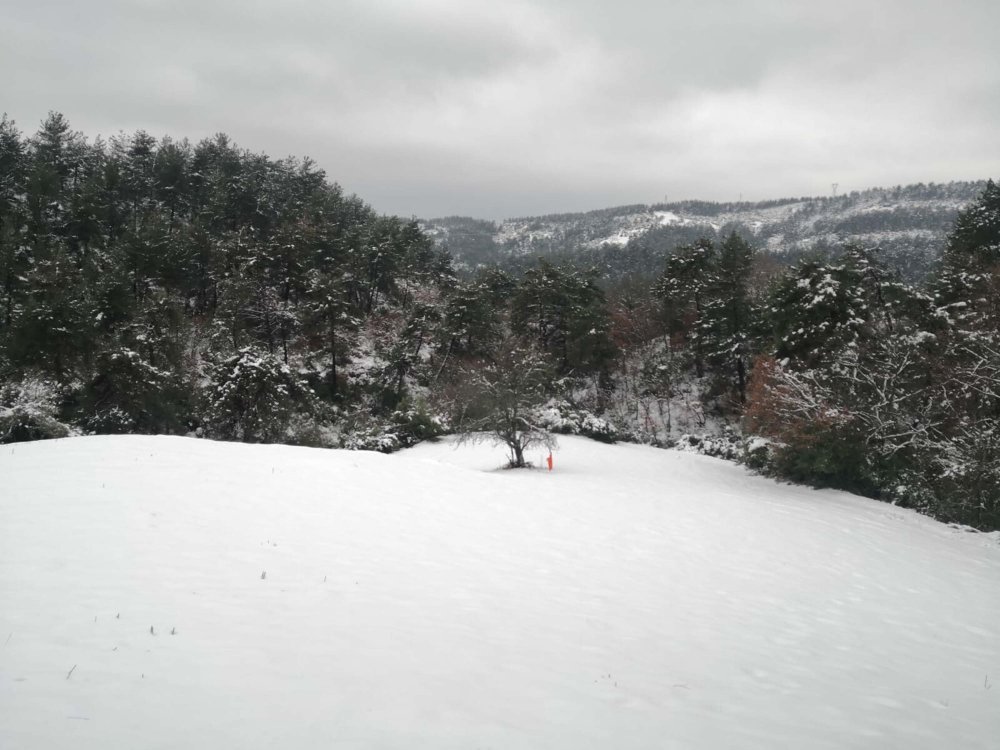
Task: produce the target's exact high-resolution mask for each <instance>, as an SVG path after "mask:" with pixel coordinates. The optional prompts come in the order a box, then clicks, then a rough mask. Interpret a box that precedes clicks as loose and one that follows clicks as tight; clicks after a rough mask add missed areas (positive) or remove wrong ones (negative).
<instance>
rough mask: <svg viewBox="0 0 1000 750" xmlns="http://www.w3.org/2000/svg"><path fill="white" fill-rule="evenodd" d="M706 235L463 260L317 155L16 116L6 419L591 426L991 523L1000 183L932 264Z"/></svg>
mask: <svg viewBox="0 0 1000 750" xmlns="http://www.w3.org/2000/svg"><path fill="white" fill-rule="evenodd" d="M892 219H893V216H892V214H891V213H889V214H888V219H887V220H889V221H891V220H892ZM689 239H690V241H686V242H685V243H684V244H681V245H680V246H677V247H675V248H672V249H671V250H670V251H668V252H662V253H659V257H655V256H652V255H651V256H650V257H649V258H646V259H645V260H644V262H643V264H642V266H643V267H644V268H645V267H649V266H651V265H652V266H654V267H655V268H656V269H657V271H656V272H655V273H650V274H647V275H646V276H637V275H635V274H633V275H631V276H629V277H628V278H627V279H609V278H606V277H605V275H603V274H602V273H601V271H600V270H598V269H597V268H591V269H581V268H579V267H578V266H577V265H570V264H565V263H561V262H557V260H556V259H554V258H548V259H547V258H545V257H537V258H535V259H533V260H532V262H530V263H526V264H524V265H525V267H524V268H523V269H518V270H516V271H512V270H510V269H507V270H505V269H502V268H499V267H481V268H479V269H478V270H477V271H476V272H475V274H474V275H460V274H459V273H457V272H456V269H455V267H454V265H453V263H452V260H451V258H450V257H449V256H448V254H447V252H446V251H445V250H443V249H441V248H439V247H438V246H436V245H435V243H434V242H433V241H432V238H431V237H429V236H428V235H427V234H426V233H425V232H424V231H422V229H421V227H420V225H419V224H418V222H417V221H416V220H414V219H401V218H398V217H393V216H384V215H380V214H379V213H378V212H376V211H375V210H373V209H372V208H371V207H370V206H368V205H367V204H366V203H365V202H364V201H363V200H362V199H360V198H358V197H357V196H354V195H347V194H345V193H344V191H343V189H342V188H341V187H340V186H339V185H338V184H336V183H335V182H333V181H331V180H330V179H329V178H328V177H327V175H326V174H325V173H324V172H323V170H321V169H319V168H318V166H317V165H316V164H315V163H313V162H312V161H310V160H309V159H308V158H306V159H301V160H299V159H292V158H287V159H282V160H275V159H272V158H270V157H268V156H267V155H264V154H257V153H252V152H250V151H248V150H245V149H242V148H240V147H239V146H237V145H236V144H235V143H234V142H233V141H232V140H231V139H230V138H229V137H227V136H225V135H222V134H219V135H216V136H215V137H213V138H210V139H206V140H203V141H201V142H198V143H195V144H192V143H190V142H188V141H187V140H183V139H182V140H175V139H172V138H169V137H164V138H159V139H158V138H156V137H154V136H152V135H150V134H148V133H146V132H143V131H139V132H135V133H131V134H124V133H123V134H119V135H116V136H114V137H111V138H109V139H107V140H103V139H95V140H92V141H91V140H88V138H86V137H85V136H84V135H83V134H82V133H79V132H77V131H74V130H73V129H72V128H71V126H70V124H69V122H68V121H67V120H66V118H65V117H63V116H62V115H60V114H57V113H52V114H50V115H49V117H48V118H47V119H46V120H45V121H44V122H43V123H42V124H41V127H40V128H39V130H38V131H37V132H35V133H34V134H30V135H26V134H24V133H22V132H21V131H20V130H19V129H18V127H17V125H16V123H14V122H12V121H11V120H9V119H8V118H7V117H6V116H4V117H3V119H2V120H0V442H15V441H22V440H34V439H43V438H54V437H65V436H69V435H79V434H118V433H141V434H180V435H197V436H201V437H206V438H213V439H219V440H238V441H246V442H281V443H289V444H295V445H309V446H317V447H330V448H363V449H376V450H383V451H391V450H395V449H397V448H400V447H405V446H408V445H412V444H414V443H415V442H418V441H420V440H424V439H430V438H434V437H437V436H439V435H442V434H446V433H459V434H463V435H468V434H475V433H481V432H483V431H485V432H487V433H495V434H501V435H503V434H510V432H511V431H513V433H514V434H515V435H524V436H528V437H530V436H533V435H534V436H545V435H548V434H551V433H553V432H579V433H582V434H587V435H590V436H591V437H595V438H597V439H602V440H606V441H614V440H629V441H636V442H643V443H650V444H656V445H662V446H664V447H671V446H681V447H689V448H690V447H694V448H697V449H701V450H704V451H706V452H709V453H713V454H716V455H725V456H726V457H729V458H734V459H737V460H741V461H743V462H745V463H747V464H748V465H749V466H751V467H752V468H754V469H756V470H758V471H761V472H765V473H768V474H771V475H774V476H776V477H779V478H783V479H787V480H790V481H794V482H801V483H805V484H809V485H813V486H817V487H834V488H840V489H845V490H850V491H852V492H856V493H859V494H863V495H866V496H869V497H873V498H878V499H881V500H885V501H888V502H892V503H897V504H899V505H901V506H905V507H912V508H916V509H918V510H920V511H921V512H925V513H928V514H930V515H932V516H935V517H937V518H939V519H941V520H943V521H946V522H951V523H957V524H965V525H968V526H972V527H975V528H979V529H997V528H1000V187H998V186H997V185H996V184H995V183H994V182H992V181H990V182H988V183H986V186H985V188H984V190H983V192H982V193H981V195H980V196H979V198H978V199H977V200H976V201H975V202H973V203H972V204H970V205H969V206H967V207H966V208H965V209H964V210H962V211H961V212H960V213H959V215H958V218H957V219H956V221H955V223H954V226H953V228H952V230H951V232H950V234H949V236H948V238H947V241H946V243H945V245H944V246H943V247H941V248H940V249H939V250H938V252H939V257H938V259H937V260H936V262H935V264H934V266H933V269H932V272H931V273H930V275H929V276H928V277H927V278H926V280H921V281H919V282H913V281H904V280H903V279H902V278H901V276H900V274H899V272H898V271H894V270H892V269H891V267H890V265H889V264H887V263H886V262H885V259H884V257H882V255H883V254H882V253H881V252H880V250H879V248H877V247H861V246H850V247H844V248H839V249H838V252H837V254H836V255H835V256H830V255H829V254H824V255H819V254H817V255H816V256H815V257H810V256H806V257H802V258H800V259H799V260H797V262H796V263H795V264H794V265H791V266H786V265H782V264H779V263H776V262H775V261H774V259H773V257H771V256H770V255H768V254H764V253H762V252H760V249H759V248H755V247H754V246H753V244H752V243H751V241H749V240H748V239H747V238H746V237H744V236H741V235H740V234H737V233H735V232H733V233H730V234H728V235H726V236H725V237H724V238H722V239H721V240H718V239H710V238H695V237H691V238H689ZM650 252H652V251H650ZM831 257H834V258H835V259H831ZM508 445H509V443H508ZM522 447H523V446H522ZM517 459H521V460H517ZM512 460H513V463H523V462H524V456H523V455H520V454H519V455H517V456H512Z"/></svg>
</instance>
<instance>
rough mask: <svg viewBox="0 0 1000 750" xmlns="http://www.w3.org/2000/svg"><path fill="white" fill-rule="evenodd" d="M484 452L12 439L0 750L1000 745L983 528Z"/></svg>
mask: <svg viewBox="0 0 1000 750" xmlns="http://www.w3.org/2000/svg"><path fill="white" fill-rule="evenodd" d="M501 461H502V455H501V453H500V452H499V451H497V450H495V449H489V448H487V447H475V448H462V449H458V450H454V449H453V448H452V447H451V446H450V445H447V444H444V445H422V446H419V447H418V448H416V449H414V450H411V451H408V452H405V453H402V454H396V455H393V456H383V455H378V454H369V453H347V452H338V451H321V450H309V449H297V448H287V447H280V446H246V445H234V444H225V443H213V442H208V441H197V440H189V439H182V438H137V437H120V438H114V437H103V438H77V439H69V440H60V441H51V442H46V443H33V444H21V445H15V446H3V447H2V448H0V748H10V749H11V750H15V749H16V750H30V749H34V748H39V749H40V748H73V750H90V749H91V748H93V749H95V750H96V749H98V748H100V749H101V750H108V749H117V748H164V749H166V748H192V749H195V750H199V749H201V748H204V749H205V750H208V749H212V750H217V749H219V748H241V749H243V748H270V747H276V748H279V747H280V748H296V749H302V748H324V749H325V748H403V747H405V748H476V747H480V748H485V747H493V748H574V749H576V748H616V749H617V748H762V749H763V748H767V749H768V750H772V749H773V748H796V749H798V748H831V749H832V748H837V749H838V750H839V749H843V748H897V747H898V748H906V749H907V750H917V749H919V748H935V749H937V748H951V747H954V748H963V750H969V749H971V748H996V747H997V746H998V745H997V743H998V736H1000V544H998V539H997V536H996V535H981V534H972V533H966V532H963V531H959V530H956V529H952V528H949V527H947V526H944V525H942V524H939V523H936V522H934V521H931V520H929V519H926V518H923V517H920V516H917V515H915V514H913V513H910V512H907V511H902V510H899V509H896V508H893V507H891V506H888V505H884V504H880V503H876V502H871V501H867V500H863V499H859V498H855V497H852V496H850V495H846V494H842V493H836V492H816V491H811V490H806V489H802V488H797V487H791V486H787V485H778V484H775V483H773V482H770V481H768V480H765V479H762V478H758V477H753V476H750V475H749V474H747V473H746V472H745V471H743V470H742V469H740V468H739V467H736V466H733V465H729V464H726V463H723V462H720V461H717V460H714V459H710V458H705V457H702V456H695V455H690V454H681V453H675V452H670V451H658V450H655V449H651V448H643V447H639V446H627V445H620V446H605V445H600V444H597V443H591V442H587V441H584V440H581V439H573V438H563V439H562V440H561V443H560V449H559V450H558V451H557V452H556V455H555V461H556V465H555V471H554V472H552V473H551V474H549V473H547V472H542V471H531V472H523V471H522V472H509V471H495V470H493V469H494V467H495V466H496V465H497V464H499V463H500V462H501ZM265 572H266V575H265ZM151 628H152V632H151V631H150V629H151Z"/></svg>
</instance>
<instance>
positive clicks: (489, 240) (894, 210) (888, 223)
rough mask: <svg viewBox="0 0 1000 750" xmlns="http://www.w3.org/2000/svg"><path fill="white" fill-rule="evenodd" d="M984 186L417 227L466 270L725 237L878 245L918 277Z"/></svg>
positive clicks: (782, 244) (771, 244)
mask: <svg viewBox="0 0 1000 750" xmlns="http://www.w3.org/2000/svg"><path fill="white" fill-rule="evenodd" d="M984 184H985V183H984V182H982V181H979V182H952V183H948V184H946V185H937V184H930V185H924V184H919V185H908V186H904V187H896V188H887V189H886V188H875V189H871V190H865V191H860V192H853V193H847V194H844V195H839V196H830V197H825V198H823V197H820V198H790V199H780V200H774V201H763V202H758V203H749V202H744V203H711V202H706V201H682V202H677V203H669V204H656V205H635V206H623V207H619V208H609V209H603V210H599V211H590V212H587V213H577V214H555V215H549V216H538V217H526V218H516V219H507V220H505V221H502V222H499V223H493V222H483V221H478V220H474V219H467V218H464V217H449V218H443V219H434V220H430V221H426V222H424V223H423V226H424V228H425V230H426V231H427V232H428V233H429V234H431V236H432V237H434V239H435V241H436V242H437V244H438V245H439V246H442V247H446V248H448V250H449V251H450V252H451V253H452V254H453V255H454V256H455V258H456V259H457V260H458V261H459V263H460V264H465V265H467V266H472V267H475V266H476V265H479V264H483V263H492V262H497V261H500V262H503V261H505V260H506V261H509V260H512V259H513V260H515V261H516V259H517V258H519V257H525V256H530V257H534V256H536V255H553V256H557V257H566V256H583V257H584V258H585V259H587V260H592V259H597V260H599V261H600V262H603V263H604V264H606V265H608V266H609V267H610V268H609V270H610V271H611V272H612V273H614V271H615V265H616V256H622V255H633V256H634V255H636V254H642V253H645V254H648V253H650V252H657V253H659V254H662V253H665V252H668V251H670V250H672V249H673V248H674V247H675V246H677V245H680V244H685V243H688V242H691V241H694V240H695V239H698V238H699V237H709V238H714V237H718V236H719V235H721V234H722V233H728V232H729V231H731V230H735V231H737V232H739V233H741V234H744V235H746V236H748V237H750V238H752V239H753V240H754V241H755V243H756V244H757V245H758V246H759V247H760V248H762V249H766V250H768V251H770V252H772V253H775V254H778V255H783V256H786V257H787V258H792V259H794V258H796V257H799V256H801V255H803V254H807V253H810V252H813V251H820V252H822V251H824V250H828V249H835V248H838V247H842V246H843V245H844V244H847V243H859V244H862V245H865V246H867V247H882V248H883V250H884V251H885V254H886V257H887V258H889V259H890V260H892V259H899V260H900V261H901V262H900V263H898V265H903V266H905V267H907V270H908V271H909V272H911V273H913V272H917V273H922V272H925V271H926V270H927V269H928V268H929V267H930V265H931V264H932V263H933V261H934V259H935V258H936V257H937V256H938V255H939V254H940V250H941V247H942V245H943V242H944V238H945V236H946V235H947V233H948V231H949V230H950V228H951V224H952V222H953V221H954V218H955V216H956V215H957V213H958V211H959V210H960V209H961V208H963V207H964V206H966V205H968V204H969V203H970V202H972V201H973V200H974V199H975V198H976V197H977V196H978V194H979V193H980V192H981V191H982V189H983V186H984ZM622 251H625V252H622ZM620 262H621V263H625V264H628V263H629V262H631V261H630V259H629V258H622V259H621V260H620Z"/></svg>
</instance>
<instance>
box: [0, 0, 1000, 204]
mask: <svg viewBox="0 0 1000 750" xmlns="http://www.w3.org/2000/svg"><path fill="white" fill-rule="evenodd" d="M2 16H3V18H2V23H0V70H2V71H3V74H2V76H0V111H6V112H7V113H8V115H9V116H10V117H12V118H14V119H15V120H16V121H17V124H18V126H19V127H20V128H21V129H22V130H24V131H27V132H33V131H34V130H35V129H36V128H37V127H38V123H39V122H40V121H41V120H42V119H43V118H44V117H45V115H46V113H47V112H48V111H49V110H58V111H60V112H62V113H63V114H65V115H66V116H67V117H68V118H69V120H70V122H71V123H72V124H73V126H74V127H75V128H76V129H78V130H82V131H83V132H84V133H86V134H87V135H88V136H90V137H93V136H95V135H98V134H103V135H105V136H107V135H109V134H113V133H116V132H118V131H121V130H125V131H133V130H135V129H139V128H142V129H145V130H147V131H149V132H150V133H152V134H154V135H157V136H159V135H165V134H169V135H172V136H175V137H181V136H187V137H189V138H191V139H192V140H197V139H200V138H203V137H206V136H209V135H211V134H213V133H215V132H219V131H222V132H226V133H228V134H229V135H231V136H232V137H233V138H234V139H235V140H236V141H237V142H238V143H239V144H240V145H242V146H244V147H246V148H249V149H252V150H254V151H265V152H267V153H269V154H270V155H272V156H275V157H281V156H286V155H289V154H294V155H297V156H302V155H309V156H312V157H313V158H314V159H315V160H316V161H317V162H318V163H319V164H320V166H322V167H323V168H324V169H326V171H327V173H328V175H329V176H330V177H331V179H333V180H336V181H337V182H339V183H340V184H341V185H343V186H344V187H345V189H347V190H348V191H349V192H356V193H358V194H359V195H360V196H362V197H363V198H365V199H366V200H367V201H369V202H370V203H371V204H372V205H373V206H375V208H376V209H378V210H380V211H384V212H388V213H398V214H401V215H405V216H410V215H416V216H422V217H431V216H441V215H448V214H465V215H472V216H479V217H484V218H502V217H506V216H520V215H529V214H540V213H548V212H555V211H574V210H586V209H591V208H602V207H606V206H612V205H620V204H624V203H651V202H655V201H660V200H663V198H664V196H669V198H670V199H671V200H675V199H676V200H679V199H684V198H704V199H710V200H735V199H738V198H739V197H740V196H741V195H742V196H743V197H744V198H745V199H764V198H776V197H782V196H790V195H824V194H828V193H829V192H830V190H831V184H832V183H834V182H836V183H839V185H840V190H841V191H846V190H852V189H862V188H865V187H871V186H876V185H895V184H901V183H908V182H930V181H934V182H941V181H947V180H953V179H979V178H985V177H1000V46H998V44H997V33H998V31H997V30H998V29H1000V2H997V0H950V2H947V3H946V2H943V0H934V1H933V2H931V1H928V0H878V1H877V2H874V1H873V0H863V1H856V0H839V2H836V3H831V2H824V3H819V2H795V1H794V0H740V1H739V2H737V1H736V0H730V1H729V2H719V1H716V0H648V1H646V0H641V1H640V0H633V1H629V0H618V1H617V2H610V1H604V2H599V1H598V0H524V1H518V0H514V1H509V0H508V1H503V0H500V1H498V0H490V1H489V2H479V1H478V0H364V1H363V0H359V1H355V0H326V1H324V0H282V2H277V1H270V2H266V1H264V0H95V1H94V2H81V1H80V0H61V1H54V0H6V2H5V3H4V8H3V11H2Z"/></svg>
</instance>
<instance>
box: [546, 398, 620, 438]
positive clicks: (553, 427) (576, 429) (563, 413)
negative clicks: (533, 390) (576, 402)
mask: <svg viewBox="0 0 1000 750" xmlns="http://www.w3.org/2000/svg"><path fill="white" fill-rule="evenodd" d="M537 420H538V423H539V425H540V426H542V427H544V428H545V429H546V430H548V431H549V432H555V433H557V434H560V435H583V436H584V437H589V438H592V439H593V440H598V441H600V442H602V443H614V442H615V441H616V440H617V439H618V431H617V430H616V429H615V427H614V426H613V425H612V424H611V423H610V422H608V421H607V420H606V419H602V418H601V417H598V416H596V415H595V414H593V413H591V412H589V411H587V410H586V409H580V408H577V407H575V406H573V405H572V404H570V403H569V402H568V401H565V400H556V399H553V400H551V401H549V402H548V403H547V404H545V405H544V406H541V407H539V408H538V410H537Z"/></svg>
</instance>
